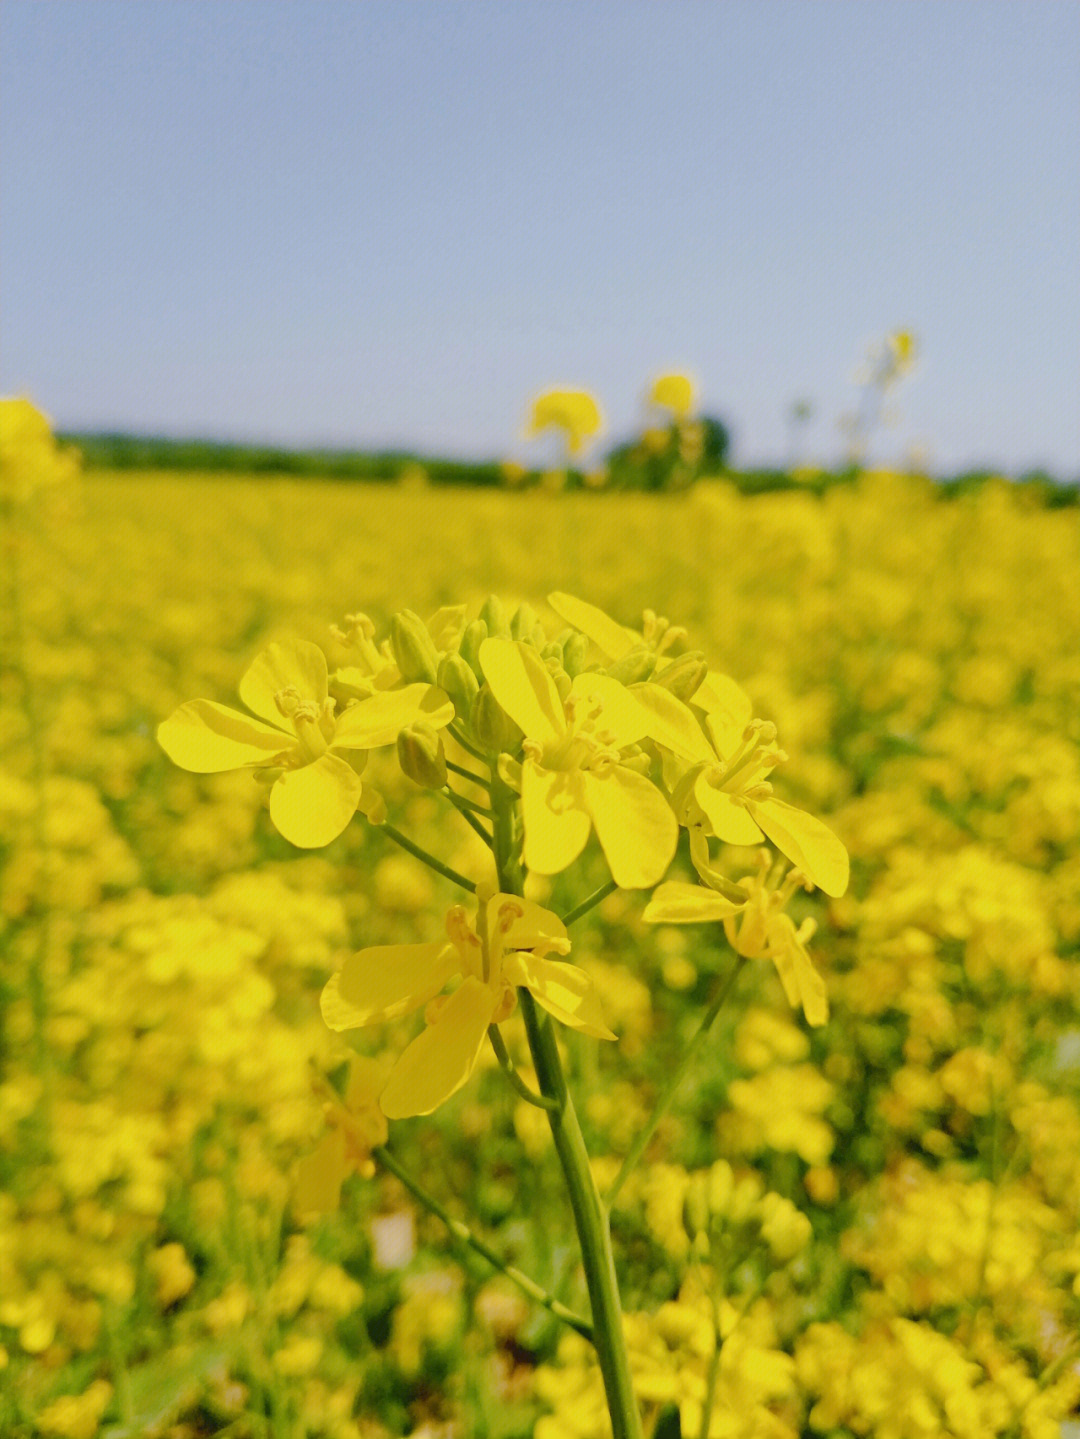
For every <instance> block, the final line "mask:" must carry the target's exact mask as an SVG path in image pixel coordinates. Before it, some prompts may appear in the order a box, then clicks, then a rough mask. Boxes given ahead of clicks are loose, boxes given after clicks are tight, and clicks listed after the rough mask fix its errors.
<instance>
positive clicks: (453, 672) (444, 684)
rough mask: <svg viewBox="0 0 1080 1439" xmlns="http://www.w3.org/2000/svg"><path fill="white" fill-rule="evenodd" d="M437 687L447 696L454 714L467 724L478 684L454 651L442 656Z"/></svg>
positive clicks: (463, 661)
mask: <svg viewBox="0 0 1080 1439" xmlns="http://www.w3.org/2000/svg"><path fill="white" fill-rule="evenodd" d="M438 685H439V688H440V689H441V690H444V691H445V692H446V694H448V695H449V697H450V703H451V704H452V705H453V706H454V714H455V715H457V717H458V719H459V720H461V721H462V722H463V723H464V724H468V722H469V718H470V716H471V715H472V707H473V701H474V700H475V699H476V692H477V690H478V689H479V688H480V682H479V680H478V679H477V678H476V676H475V675H474V674H473V672H472V670H471V669H470V668H469V666H468V664H467V663H466V662H465V660H463V659H462V657H461V656H460V655H459V654H455V653H454V651H451V652H450V653H449V654H448V655H443V657H442V660H441V661H440V663H439V674H438Z"/></svg>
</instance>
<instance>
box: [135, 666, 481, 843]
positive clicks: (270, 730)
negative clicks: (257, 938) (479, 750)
mask: <svg viewBox="0 0 1080 1439" xmlns="http://www.w3.org/2000/svg"><path fill="white" fill-rule="evenodd" d="M240 698H241V699H242V700H243V701H244V703H245V704H246V705H247V707H248V709H250V710H251V711H252V712H253V713H254V714H256V715H258V716H259V718H258V719H251V718H250V716H248V715H245V714H241V713H240V712H239V711H238V710H232V709H228V708H227V707H226V706H225V705H221V704H216V703H215V702H214V701H213V700H189V701H188V702H187V704H182V705H181V706H180V707H179V708H178V709H176V710H174V711H173V713H172V714H171V715H170V716H169V718H168V719H167V720H164V721H163V722H162V723H161V724H160V725H159V726H158V732H157V737H158V743H159V744H160V745H161V747H162V749H163V750H164V751H165V753H166V754H167V755H168V756H169V758H170V759H171V760H172V761H173V763H174V764H178V765H179V766H180V768H181V769H186V770H192V771H193V772H194V773H196V774H218V773H220V772H222V771H224V770H231V769H244V768H254V769H261V770H267V771H270V772H272V773H273V774H274V779H273V784H272V786H271V790H270V818H271V819H272V820H273V822H274V824H275V825H276V826H277V828H278V830H279V831H280V832H281V834H283V835H284V836H285V838H286V839H287V840H289V841H290V842H291V843H292V844H295V845H297V846H299V847H300V848H302V849H313V848H316V847H318V846H320V845H324V844H329V843H330V842H331V840H334V839H336V838H337V837H338V835H339V834H340V833H341V832H342V830H343V829H344V828H345V826H346V825H347V824H348V823H349V821H350V820H351V819H352V817H353V815H354V814H355V813H356V807H357V805H358V804H359V802H360V791H361V784H360V777H359V775H358V774H357V773H356V771H355V770H354V769H353V767H352V766H351V765H350V764H348V763H347V762H346V761H345V760H344V759H342V758H341V757H340V755H338V754H336V753H335V751H336V750H369V749H377V748H379V747H380V746H382V745H389V744H393V743H394V742H395V740H396V739H397V737H398V733H399V732H400V731H401V730H403V729H405V728H406V726H408V725H410V724H412V723H413V722H414V721H416V720H420V719H422V720H425V721H426V722H427V723H428V724H430V725H433V726H442V725H445V724H448V723H449V722H450V720H451V719H453V716H454V709H453V706H452V705H451V704H450V702H449V700H448V699H447V698H446V696H445V695H444V694H443V692H442V691H441V690H439V689H436V688H435V687H434V686H433V685H425V684H411V685H405V686H404V687H403V688H402V689H398V690H386V691H380V692H379V693H376V694H372V695H371V696H369V697H368V698H366V699H363V700H361V701H359V702H358V703H356V704H352V705H349V706H348V707H347V708H346V709H345V710H343V711H342V713H341V714H340V715H338V714H335V703H334V701H333V700H332V699H331V698H330V697H329V678H328V674H327V668H326V657H325V656H324V655H323V652H322V650H320V649H319V647H318V646H317V645H313V644H308V643H306V642H304V641H298V642H296V643H294V644H273V645H270V646H269V647H268V648H267V649H265V650H263V652H262V653H261V654H260V655H259V656H258V657H257V658H256V659H255V661H254V662H253V664H252V665H251V666H250V668H249V669H248V671H247V673H246V674H245V675H244V677H243V679H242V680H241V681H240Z"/></svg>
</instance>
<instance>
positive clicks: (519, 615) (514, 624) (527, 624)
mask: <svg viewBox="0 0 1080 1439" xmlns="http://www.w3.org/2000/svg"><path fill="white" fill-rule="evenodd" d="M536 623H537V616H536V611H535V610H534V609H533V607H532V605H527V604H521V605H518V607H517V609H516V610H515V611H514V618H513V619H512V620H511V621H510V638H511V639H512V640H525V641H526V643H529V644H531V643H532V637H533V630H534V629H535V628H536Z"/></svg>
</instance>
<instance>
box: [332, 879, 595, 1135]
mask: <svg viewBox="0 0 1080 1439" xmlns="http://www.w3.org/2000/svg"><path fill="white" fill-rule="evenodd" d="M446 933H447V939H446V940H444V941H441V942H439V941H436V942H435V943H432V944H387V945H377V946H375V947H373V948H370V949H362V950H360V951H359V953H357V954H354V955H352V956H351V957H350V958H349V959H347V960H346V961H345V964H344V965H343V966H342V968H341V970H340V971H339V972H338V973H337V974H336V975H334V977H333V978H332V979H331V980H330V982H329V984H327V986H326V988H325V989H324V990H323V994H322V1012H323V1018H324V1019H325V1020H326V1023H327V1024H328V1025H329V1026H330V1028H331V1029H335V1030H343V1029H358V1028H361V1027H363V1026H366V1025H369V1024H379V1023H381V1022H382V1021H384V1020H388V1019H396V1018H398V1017H399V1016H400V1015H404V1014H409V1013H411V1012H412V1011H413V1010H416V1009H419V1008H420V1007H421V1005H427V1006H428V1008H427V1012H426V1015H425V1018H426V1020H427V1025H426V1027H425V1029H424V1030H423V1031H422V1032H421V1033H420V1034H419V1035H418V1036H417V1038H416V1039H414V1040H413V1042H412V1043H411V1044H410V1045H409V1046H408V1048H407V1049H406V1050H405V1052H404V1053H403V1054H402V1055H401V1057H400V1058H399V1059H398V1062H397V1064H396V1065H395V1066H394V1070H393V1073H392V1074H391V1075H390V1078H389V1080H388V1081H387V1083H386V1086H385V1088H384V1089H383V1091H382V1094H381V1096H380V1100H379V1102H380V1105H381V1107H382V1110H383V1113H384V1114H385V1115H386V1116H387V1117H388V1118H390V1119H404V1118H406V1117H408V1116H409V1115H413V1114H430V1113H431V1111H432V1110H433V1109H436V1108H438V1106H439V1105H440V1104H442V1103H443V1102H444V1101H445V1100H447V1099H449V1098H450V1096H451V1095H452V1094H456V1093H457V1091H458V1090H459V1089H460V1088H461V1087H462V1086H463V1085H464V1084H465V1083H466V1082H467V1080H468V1079H469V1076H470V1075H471V1074H472V1072H473V1070H474V1069H475V1068H476V1063H477V1060H478V1059H479V1058H480V1050H481V1048H482V1046H483V1043H484V1036H485V1035H486V1034H487V1030H488V1026H489V1025H492V1024H499V1023H501V1022H502V1021H503V1020H504V1019H506V1018H507V1017H508V1016H509V1015H510V1013H511V1011H512V1010H513V1008H514V1004H515V1002H516V999H517V996H516V994H515V986H517V985H521V986H523V987H524V988H525V989H528V990H529V992H530V993H531V994H532V995H533V997H534V999H535V1000H536V1001H537V1003H538V1004H541V1005H542V1006H543V1007H544V1008H545V1009H546V1010H547V1011H548V1013H549V1014H552V1015H554V1016H555V1018H556V1019H559V1020H561V1021H562V1022H563V1024H568V1025H570V1026H571V1028H573V1029H577V1030H580V1031H581V1032H582V1033H583V1034H591V1035H593V1036H594V1038H596V1039H614V1038H615V1035H614V1034H612V1032H611V1030H610V1029H608V1028H607V1026H606V1025H605V1024H604V1022H603V1019H602V1017H601V1014H600V1005H599V1001H598V1000H597V997H596V993H595V990H594V989H593V985H592V981H591V980H590V978H589V976H588V975H587V974H586V973H585V971H584V970H582V969H578V968H576V966H574V965H571V964H564V963H558V962H556V961H553V960H549V959H545V958H544V956H545V955H547V954H551V953H555V954H567V953H569V950H570V941H569V939H568V938H567V936H566V926H565V925H564V924H563V922H562V920H561V919H560V918H559V917H558V915H556V914H552V913H551V911H550V910H547V909H542V908H541V907H540V906H539V905H538V904H533V903H532V902H531V901H530V900H527V899H521V898H519V897H518V896H517V895H512V894H496V895H494V896H492V897H491V898H490V899H487V898H486V897H485V898H481V900H480V904H479V909H478V912H477V916H476V923H475V925H471V924H470V923H469V921H468V918H467V917H466V914H465V910H464V907H463V906H462V905H459V904H456V905H453V906H452V907H451V909H450V910H449V911H448V912H447V916H446ZM457 976H461V983H460V984H459V985H458V987H457V989H455V990H454V992H453V993H452V994H451V995H449V996H440V994H439V992H440V990H442V989H443V988H444V986H445V985H446V984H447V983H448V982H449V981H450V980H451V979H453V978H455V977H457Z"/></svg>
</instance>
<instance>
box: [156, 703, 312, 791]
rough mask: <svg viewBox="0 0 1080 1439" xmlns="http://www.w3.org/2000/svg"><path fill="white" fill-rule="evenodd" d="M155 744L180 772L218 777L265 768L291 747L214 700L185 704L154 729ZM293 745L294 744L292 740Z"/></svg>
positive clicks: (280, 736)
mask: <svg viewBox="0 0 1080 1439" xmlns="http://www.w3.org/2000/svg"><path fill="white" fill-rule="evenodd" d="M157 740H158V744H159V745H160V746H161V748H162V749H163V750H164V751H165V753H166V754H167V755H168V756H169V758H170V759H171V760H172V762H173V764H178V765H179V766H180V768H181V769H186V770H191V771H192V773H194V774H221V773H223V772H224V771H225V770H230V769H243V768H244V766H245V765H249V764H265V763H266V762H267V761H268V760H269V759H272V758H273V756H274V755H276V754H280V753H281V752H282V751H283V750H287V749H289V748H290V747H291V745H290V736H288V735H286V734H283V733H282V731H281V730H280V729H271V728H270V727H269V726H268V725H264V724H261V723H260V721H259V720H253V719H249V718H248V716H247V715H242V714H241V713H240V712H239V710H231V709H228V708H227V707H226V706H225V705H219V704H215V703H214V701H213V700H188V702H187V704H182V705H181V706H180V707H179V709H175V710H173V712H172V714H171V715H170V716H169V718H168V719H167V720H162V722H161V724H159V725H158V729H157ZM293 743H295V740H293Z"/></svg>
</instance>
